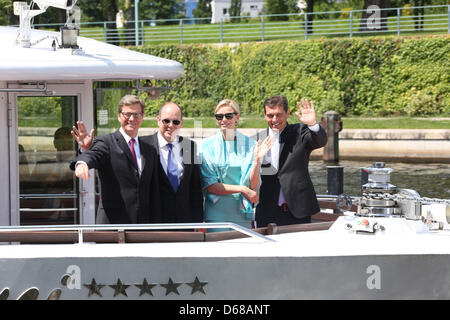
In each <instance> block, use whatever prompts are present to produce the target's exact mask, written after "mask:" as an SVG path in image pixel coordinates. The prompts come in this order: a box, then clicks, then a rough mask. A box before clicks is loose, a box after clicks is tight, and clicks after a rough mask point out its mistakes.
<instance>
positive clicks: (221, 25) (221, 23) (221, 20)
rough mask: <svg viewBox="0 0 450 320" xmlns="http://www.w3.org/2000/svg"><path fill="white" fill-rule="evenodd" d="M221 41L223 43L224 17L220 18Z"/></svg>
mask: <svg viewBox="0 0 450 320" xmlns="http://www.w3.org/2000/svg"><path fill="white" fill-rule="evenodd" d="M220 43H223V18H220Z"/></svg>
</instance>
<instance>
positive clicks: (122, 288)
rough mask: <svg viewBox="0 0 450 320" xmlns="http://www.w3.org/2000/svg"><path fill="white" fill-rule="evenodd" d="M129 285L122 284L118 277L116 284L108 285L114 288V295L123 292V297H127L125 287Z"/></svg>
mask: <svg viewBox="0 0 450 320" xmlns="http://www.w3.org/2000/svg"><path fill="white" fill-rule="evenodd" d="M129 286H130V285H127V284H123V283H122V281H120V279H117V283H116V284H112V285H110V286H109V287H111V288H113V289H114V297H115V296H117V295H119V294H123V295H124V296H125V297H128V295H127V292H126V289H127V288H128V287H129Z"/></svg>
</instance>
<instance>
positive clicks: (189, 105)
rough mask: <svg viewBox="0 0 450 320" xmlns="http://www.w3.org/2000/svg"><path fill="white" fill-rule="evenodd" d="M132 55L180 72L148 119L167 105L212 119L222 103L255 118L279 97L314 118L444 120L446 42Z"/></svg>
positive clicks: (285, 44)
mask: <svg viewBox="0 0 450 320" xmlns="http://www.w3.org/2000/svg"><path fill="white" fill-rule="evenodd" d="M131 49H133V50H138V51H141V52H144V53H148V54H152V55H156V56H160V57H165V58H168V59H173V60H177V61H179V62H180V63H182V64H183V66H184V70H185V73H184V76H183V77H182V78H180V79H178V80H176V81H174V83H173V85H174V88H173V90H171V91H170V92H167V93H165V94H163V95H162V97H161V98H160V99H159V100H155V101H150V100H149V110H148V112H149V114H155V113H156V111H157V109H158V108H159V106H160V105H161V102H162V101H163V100H172V101H175V102H178V103H180V104H181V105H182V106H183V107H184V108H185V110H186V114H187V115H189V116H198V115H211V114H212V113H213V110H214V107H215V105H216V104H217V102H218V101H220V100H221V99H223V98H231V99H235V100H236V101H238V103H240V105H241V108H242V111H243V113H256V112H259V113H261V112H262V103H263V101H264V99H265V98H266V97H268V96H272V95H278V94H283V95H286V96H287V97H288V100H289V103H290V106H291V108H295V102H296V101H298V100H299V99H300V98H301V97H307V98H309V99H312V100H314V101H315V102H316V106H317V109H318V111H319V113H321V112H324V111H327V110H335V111H337V112H339V113H340V114H341V115H346V116H350V115H381V116H385V115H395V114H398V115H400V114H407V115H428V114H439V113H443V112H444V113H447V114H448V113H450V94H449V93H450V81H449V80H450V37H449V36H447V35H443V36H431V37H417V38H397V37H383V38H365V39H337V40H309V41H282V42H264V43H249V44H241V45H238V46H213V45H178V46H175V45H166V46H145V47H131Z"/></svg>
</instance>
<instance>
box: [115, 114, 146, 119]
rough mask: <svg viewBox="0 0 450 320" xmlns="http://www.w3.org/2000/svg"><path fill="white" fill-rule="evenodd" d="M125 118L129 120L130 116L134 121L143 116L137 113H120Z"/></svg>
mask: <svg viewBox="0 0 450 320" xmlns="http://www.w3.org/2000/svg"><path fill="white" fill-rule="evenodd" d="M120 113H121V114H122V115H123V116H124V117H125V118H127V119H130V118H131V116H133V117H134V118H136V119H140V118H142V116H143V115H144V114H143V113H140V112H139V113H137V112H120Z"/></svg>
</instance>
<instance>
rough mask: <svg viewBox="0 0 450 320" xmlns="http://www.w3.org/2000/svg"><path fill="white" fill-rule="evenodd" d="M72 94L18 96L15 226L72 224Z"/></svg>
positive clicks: (75, 203)
mask: <svg viewBox="0 0 450 320" xmlns="http://www.w3.org/2000/svg"><path fill="white" fill-rule="evenodd" d="M77 99H78V98H77V96H60V97H58V96H56V97H55V96H52V97H29V96H27V97H18V99H17V104H18V109H17V110H18V132H19V136H18V138H19V145H18V148H19V190H20V224H21V225H48V224H77V223H79V200H78V192H77V190H78V186H77V183H78V181H77V179H76V178H75V175H74V173H73V171H72V170H70V168H69V164H70V162H71V161H72V159H73V158H74V157H75V156H76V146H75V143H74V141H73V138H72V135H71V134H70V130H71V128H72V125H73V124H75V122H76V119H77Z"/></svg>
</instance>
